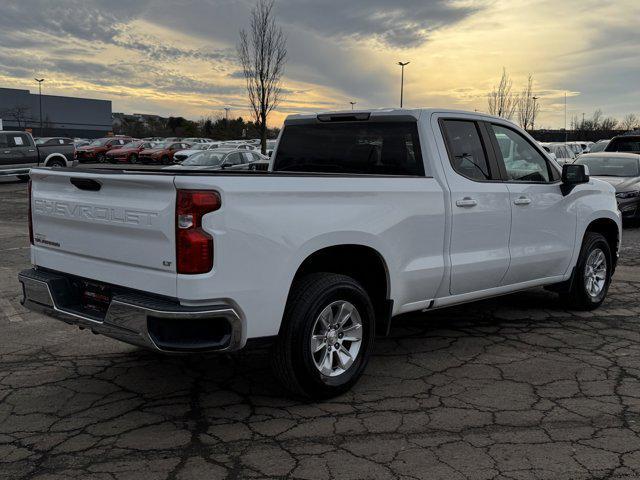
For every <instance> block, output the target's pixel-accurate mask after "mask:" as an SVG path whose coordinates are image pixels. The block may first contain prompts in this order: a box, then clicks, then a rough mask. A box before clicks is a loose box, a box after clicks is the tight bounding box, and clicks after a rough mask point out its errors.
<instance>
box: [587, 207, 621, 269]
mask: <svg viewBox="0 0 640 480" xmlns="http://www.w3.org/2000/svg"><path fill="white" fill-rule="evenodd" d="M588 232H595V233H599V234H601V235H602V236H603V237H604V238H605V239H606V240H607V243H608V244H609V248H610V249H611V255H612V257H613V258H612V260H613V269H614V270H615V267H616V264H617V261H618V247H619V246H620V229H619V226H618V223H616V222H615V221H614V220H612V219H611V218H608V217H600V218H597V219H595V220H592V221H591V223H589V225H587V228H586V229H585V231H584V234H583V236H582V238H583V239H584V235H586V234H587V233H588Z"/></svg>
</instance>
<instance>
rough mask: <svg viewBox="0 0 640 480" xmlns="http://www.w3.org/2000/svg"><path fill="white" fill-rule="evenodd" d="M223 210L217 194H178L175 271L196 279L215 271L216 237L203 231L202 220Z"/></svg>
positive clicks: (185, 192)
mask: <svg viewBox="0 0 640 480" xmlns="http://www.w3.org/2000/svg"><path fill="white" fill-rule="evenodd" d="M219 208H220V196H219V195H218V193H217V192H212V191H206V190H178V192H177V198H176V267H177V271H178V273H182V274H187V275H195V274H198V273H207V272H209V271H211V269H212V268H213V237H211V235H209V234H208V233H207V232H205V231H204V230H203V229H202V217H204V216H205V215H206V214H207V213H210V212H214V211H216V210H218V209H219Z"/></svg>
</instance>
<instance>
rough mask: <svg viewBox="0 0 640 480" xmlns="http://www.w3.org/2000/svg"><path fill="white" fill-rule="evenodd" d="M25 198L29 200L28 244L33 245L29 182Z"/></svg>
mask: <svg viewBox="0 0 640 480" xmlns="http://www.w3.org/2000/svg"><path fill="white" fill-rule="evenodd" d="M27 196H28V198H29V243H31V245H33V216H32V214H31V180H29V184H28V185H27Z"/></svg>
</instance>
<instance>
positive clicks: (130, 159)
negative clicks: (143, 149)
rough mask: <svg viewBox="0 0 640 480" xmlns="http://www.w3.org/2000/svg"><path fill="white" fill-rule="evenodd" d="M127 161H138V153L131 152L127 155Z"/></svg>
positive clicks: (133, 162)
mask: <svg viewBox="0 0 640 480" xmlns="http://www.w3.org/2000/svg"><path fill="white" fill-rule="evenodd" d="M129 163H132V164H135V163H138V155H136V154H135V153H132V154H131V155H130V156H129Z"/></svg>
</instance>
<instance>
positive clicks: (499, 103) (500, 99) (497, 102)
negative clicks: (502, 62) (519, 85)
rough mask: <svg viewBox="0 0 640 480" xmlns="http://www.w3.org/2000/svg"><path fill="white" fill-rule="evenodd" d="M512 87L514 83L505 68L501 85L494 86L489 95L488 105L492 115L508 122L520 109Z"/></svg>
mask: <svg viewBox="0 0 640 480" xmlns="http://www.w3.org/2000/svg"><path fill="white" fill-rule="evenodd" d="M512 87H513V82H512V81H511V78H510V77H509V74H508V73H507V70H506V69H505V68H504V67H503V68H502V78H500V83H499V84H498V85H496V86H494V87H493V90H492V91H491V92H490V93H489V99H488V103H489V113H490V114H491V115H497V116H498V117H502V118H506V119H508V120H511V119H512V118H513V114H514V113H515V111H516V108H517V107H518V96H517V95H516V94H514V93H513V92H512Z"/></svg>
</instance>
